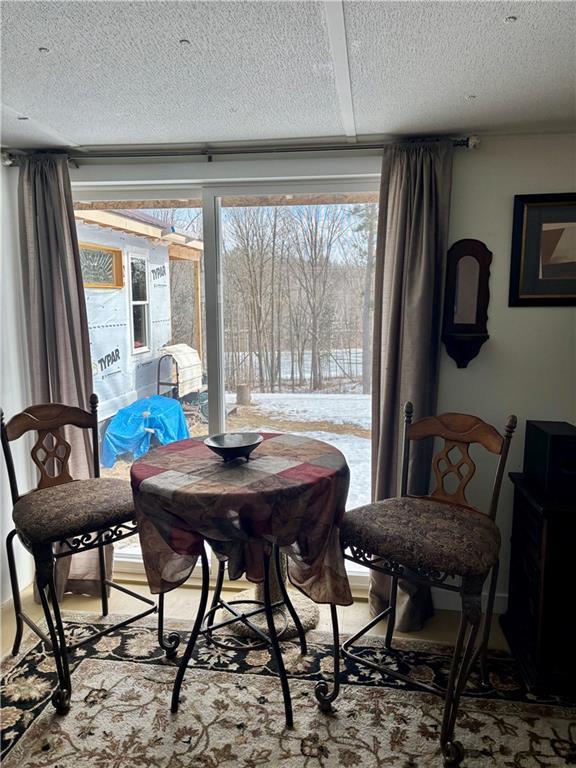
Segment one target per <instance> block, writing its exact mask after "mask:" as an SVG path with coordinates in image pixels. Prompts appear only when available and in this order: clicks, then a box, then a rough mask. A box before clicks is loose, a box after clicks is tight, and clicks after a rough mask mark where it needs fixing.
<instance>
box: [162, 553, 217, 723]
mask: <svg viewBox="0 0 576 768" xmlns="http://www.w3.org/2000/svg"><path fill="white" fill-rule="evenodd" d="M201 558H202V595H201V596H200V605H199V606H198V613H197V614H196V620H195V621H194V627H193V628H192V632H191V633H190V637H189V639H188V643H187V645H186V650H185V651H184V655H183V656H182V659H181V660H180V664H179V666H178V672H177V673H176V680H175V681H174V688H173V690H172V705H171V711H172V712H178V705H179V703H180V689H181V687H182V682H183V680H184V675H185V673H186V669H187V667H188V663H189V661H190V659H191V658H192V653H193V651H194V646H195V645H196V640H197V639H198V635H199V634H200V629H201V628H202V622H203V621H204V614H205V613H206V605H207V603H208V592H209V590H210V569H209V567H208V557H207V555H206V549H205V548H204V547H202V554H201Z"/></svg>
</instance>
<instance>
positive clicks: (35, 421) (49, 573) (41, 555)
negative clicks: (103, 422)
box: [0, 394, 164, 714]
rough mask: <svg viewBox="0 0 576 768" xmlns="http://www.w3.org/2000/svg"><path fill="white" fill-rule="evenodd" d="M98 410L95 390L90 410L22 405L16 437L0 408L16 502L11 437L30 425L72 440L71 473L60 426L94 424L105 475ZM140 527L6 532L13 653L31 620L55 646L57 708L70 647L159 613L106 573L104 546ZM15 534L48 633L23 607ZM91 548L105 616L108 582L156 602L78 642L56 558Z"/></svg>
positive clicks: (62, 705)
mask: <svg viewBox="0 0 576 768" xmlns="http://www.w3.org/2000/svg"><path fill="white" fill-rule="evenodd" d="M39 408H43V409H45V410H44V413H46V414H49V413H53V414H54V416H53V417H52V418H49V417H48V415H46V417H45V418H44V420H42V419H41V418H38V416H37V415H35V414H38V409H39ZM58 413H65V414H68V415H69V416H70V415H71V419H70V418H67V417H64V418H63V419H62V420H61V421H59V420H58V418H57V415H58ZM97 413H98V398H97V396H96V395H95V394H93V395H92V396H91V397H90V413H88V412H87V411H83V410H81V409H80V408H70V407H69V406H63V405H61V404H58V403H53V404H48V405H44V406H32V407H31V408H29V409H26V410H25V411H23V412H22V414H18V416H15V417H14V419H17V418H18V417H19V416H22V415H23V414H26V416H27V417H28V420H27V421H28V423H27V424H26V425H25V426H23V427H22V428H20V429H18V434H16V436H14V437H11V436H9V430H10V425H11V423H13V421H14V419H12V420H10V421H9V422H8V423H7V424H5V423H4V414H3V412H2V411H1V410H0V432H1V440H2V448H3V452H4V458H5V461H6V467H7V470H8V478H9V481H10V490H11V494H12V503H13V504H16V502H17V501H18V500H19V499H20V498H22V497H21V495H20V493H19V491H18V484H17V481H16V473H15V469H14V461H13V459H12V452H11V450H10V442H11V441H12V440H15V439H17V438H18V437H20V436H22V435H23V434H25V433H27V432H30V431H36V432H46V433H49V434H52V436H53V438H54V439H55V440H56V442H57V443H58V444H60V445H66V446H67V451H68V453H67V455H66V457H65V464H64V470H65V471H66V473H67V469H66V466H67V460H68V456H69V451H70V446H69V444H68V443H67V442H66V441H65V440H64V438H63V436H62V434H61V432H60V430H61V429H62V428H63V427H65V426H76V427H80V428H81V429H88V430H90V432H91V435H92V449H93V458H94V462H93V471H94V477H95V478H98V477H99V476H100V459H99V450H98V417H97ZM57 422H58V423H57ZM56 448H57V446H55V447H54V451H55V450H56ZM44 450H45V452H46V453H47V454H48V459H50V458H52V459H55V458H58V459H60V460H61V457H60V456H58V455H57V454H56V453H55V452H54V453H53V454H52V455H50V451H48V450H46V449H44ZM33 458H34V454H33ZM34 461H35V463H36V464H37V465H38V462H37V459H36V458H34ZM39 469H40V467H39ZM41 473H42V470H41ZM70 479H71V478H70ZM63 482H68V481H63ZM57 484H58V482H57V481H55V482H54V483H52V485H57ZM36 492H41V489H37V490H35V491H31V493H36ZM137 532H138V528H137V524H136V521H134V520H130V521H128V522H125V523H120V524H117V525H114V526H110V527H107V528H102V529H99V530H97V531H94V532H91V533H84V534H80V535H71V536H69V537H66V538H62V539H58V540H56V541H46V542H41V543H32V542H29V541H27V540H26V538H25V536H24V535H23V534H22V533H21V532H19V531H18V530H17V529H14V530H12V531H10V533H9V534H8V536H7V537H6V548H7V554H8V568H9V573H10V584H11V587H12V597H13V603H14V613H15V616H16V636H15V639H14V645H13V647H12V655H13V656H16V654H17V653H18V651H19V649H20V644H21V641H22V634H23V630H24V624H27V625H28V627H30V629H31V630H32V631H33V632H35V633H36V634H37V635H38V637H40V638H41V639H42V640H43V641H44V642H45V643H46V645H47V647H48V648H49V649H50V650H52V651H53V653H54V658H55V663H56V670H57V674H58V687H57V689H56V690H55V691H54V693H53V695H52V704H53V705H54V707H55V708H56V710H57V712H58V713H59V714H65V713H66V712H68V710H69V709H70V695H71V691H72V685H71V678H70V668H69V663H68V654H69V653H71V652H72V651H73V650H74V649H75V648H78V646H81V645H83V644H85V643H88V642H93V641H94V640H96V639H98V638H99V637H101V636H102V635H107V634H110V633H112V632H114V631H116V630H117V629H120V628H122V627H125V626H127V625H128V624H130V623H132V622H134V621H137V620H138V619H142V618H144V617H145V616H148V615H149V614H151V613H154V612H155V611H156V603H155V602H154V600H151V599H149V598H147V597H144V596H143V595H140V594H138V593H137V592H134V591H132V590H130V589H127V588H126V587H123V586H121V585H120V584H115V583H114V582H113V581H112V580H111V579H109V578H108V577H107V574H106V562H105V554H104V547H105V546H106V545H107V544H112V543H115V542H118V541H121V540H122V539H125V538H128V537H129V536H133V535H134V534H136V533H137ZM16 536H18V538H19V539H20V541H21V543H22V544H23V546H24V547H25V548H26V549H27V550H28V551H29V552H30V553H31V554H32V556H33V557H34V564H35V569H36V574H35V583H36V586H37V588H38V593H39V595H40V601H41V604H42V608H43V611H44V618H45V621H46V625H47V629H48V635H46V633H45V632H43V631H42V630H41V629H40V627H38V625H37V624H36V623H35V622H34V621H33V620H32V619H31V618H30V617H29V616H28V615H27V614H25V613H24V611H23V610H22V601H21V597H20V588H19V584H18V574H17V570H16V562H15V557H14V538H15V537H16ZM55 544H56V545H61V547H60V548H59V549H60V551H58V552H54V545H55ZM90 549H98V563H99V576H100V596H101V604H102V615H103V616H107V615H108V588H109V587H110V588H113V589H116V590H119V591H120V592H124V593H125V594H127V595H130V596H131V597H134V598H135V599H137V600H139V601H141V602H143V603H146V604H147V605H149V606H151V607H149V608H147V609H146V610H145V611H141V612H140V613H138V614H136V615H135V616H131V617H129V618H127V619H124V620H123V621H121V622H118V623H116V624H112V625H110V626H108V627H105V628H104V629H102V630H100V631H98V632H95V633H92V634H90V635H89V636H87V637H85V638H82V639H81V640H79V641H77V642H75V643H69V644H67V643H66V637H65V632H64V627H63V624H62V617H61V613H60V607H59V605H58V600H57V596H56V587H55V583H54V564H55V561H56V560H58V559H60V558H63V557H70V556H71V555H74V554H76V553H78V552H85V551H87V550H90ZM50 604H51V605H52V613H53V616H52V613H51V611H50ZM163 647H164V645H163Z"/></svg>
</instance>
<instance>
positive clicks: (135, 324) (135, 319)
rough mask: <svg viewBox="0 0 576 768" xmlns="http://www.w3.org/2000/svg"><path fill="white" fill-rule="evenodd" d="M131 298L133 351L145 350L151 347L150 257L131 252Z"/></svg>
mask: <svg viewBox="0 0 576 768" xmlns="http://www.w3.org/2000/svg"><path fill="white" fill-rule="evenodd" d="M128 260H129V266H130V298H131V302H132V308H131V309H132V311H131V315H130V318H131V322H132V351H133V352H143V351H145V350H147V349H148V348H149V344H148V336H149V319H148V313H149V306H148V259H147V258H146V256H143V255H140V254H135V253H130V254H129V255H128Z"/></svg>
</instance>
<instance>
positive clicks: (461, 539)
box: [342, 403, 516, 766]
mask: <svg viewBox="0 0 576 768" xmlns="http://www.w3.org/2000/svg"><path fill="white" fill-rule="evenodd" d="M412 413H413V406H412V403H406V406H405V409H404V446H403V456H402V472H401V482H400V497H399V498H393V499H385V500H384V501H377V502H374V503H373V504H368V505H366V506H363V507H358V508H356V509H354V510H351V511H350V512H347V514H346V515H345V517H344V521H343V525H342V545H343V547H344V548H345V549H347V550H349V551H347V552H345V557H346V558H347V559H348V560H351V561H352V562H355V563H359V564H361V565H364V566H367V567H368V568H371V569H373V570H376V571H380V572H382V573H385V574H388V575H390V576H391V592H390V602H389V606H388V608H386V609H385V610H384V611H382V612H381V613H380V614H379V615H378V616H376V617H375V618H374V619H372V620H371V621H370V622H369V623H368V624H366V625H365V626H364V627H362V629H361V630H360V631H359V632H357V633H356V634H355V635H353V636H352V637H350V638H349V639H348V640H346V641H345V642H344V643H343V644H342V653H343V655H344V656H345V657H347V658H349V659H353V660H354V661H355V662H356V663H358V664H364V665H366V666H368V667H370V668H372V669H375V670H378V671H380V672H382V673H384V674H386V675H390V676H392V677H394V678H396V679H399V680H403V681H405V682H411V683H412V684H413V685H416V686H418V687H420V688H422V689H423V690H426V691H429V692H431V693H435V694H438V693H444V695H445V704H444V715H443V720H442V728H441V733H440V746H441V749H442V754H443V756H444V764H445V765H446V766H453V765H459V763H460V762H461V761H462V759H463V757H464V749H463V747H462V744H461V743H460V742H458V741H454V726H455V721H456V715H457V711H458V704H459V701H460V697H461V695H462V693H463V691H464V687H465V685H466V681H467V679H468V676H469V673H470V670H471V669H472V666H473V665H474V663H475V662H476V660H477V659H478V658H479V659H480V667H481V678H482V681H483V683H484V684H486V683H487V671H486V650H487V646H488V639H489V635H490V625H491V619H492V611H493V608H494V597H495V591H496V580H497V576H498V555H499V549H500V532H499V530H498V527H497V526H496V523H495V522H494V519H495V516H496V510H497V506H498V497H499V495H500V487H501V485H502V478H503V475H504V467H505V464H506V458H507V455H508V449H509V445H510V440H511V439H512V434H513V432H514V430H515V428H516V417H515V416H510V417H509V419H508V421H507V424H506V431H505V437H502V436H501V435H500V434H499V433H498V432H497V430H496V429H495V428H494V427H492V426H490V425H489V424H486V423H485V422H484V421H482V420H481V419H479V418H477V417H476V416H469V415H466V414H461V413H444V414H441V415H439V416H432V417H427V418H423V419H420V420H419V421H416V422H414V423H412ZM425 438H440V439H442V440H443V441H444V444H443V446H442V448H441V450H440V451H439V452H438V453H437V454H436V455H435V456H434V458H433V460H432V468H433V471H434V477H435V484H436V487H435V489H434V491H433V492H432V493H431V494H430V495H429V496H421V497H415V496H409V495H408V494H407V489H408V466H409V460H410V443H411V441H413V440H423V439H425ZM473 443H479V444H480V445H482V446H483V447H484V448H485V449H487V450H488V451H490V452H491V453H493V454H496V455H497V456H498V457H499V460H498V462H497V468H496V474H495V479H494V486H493V491H492V497H491V502H490V507H489V509H488V514H483V513H482V512H481V511H480V510H478V509H476V508H475V507H473V506H471V505H470V504H469V503H468V501H467V499H466V495H465V490H466V487H467V486H468V483H469V482H470V480H471V479H472V476H473V475H474V473H475V471H476V465H475V464H474V462H473V461H472V459H471V457H470V453H469V448H470V445H471V444H473ZM450 482H451V483H452V486H454V485H456V487H455V488H454V487H452V489H451V490H450V489H449V487H450V486H449V483H450ZM490 572H491V579H490V587H489V592H488V602H487V609H486V614H485V619H484V625H483V629H482V635H481V640H480V643H479V644H478V646H476V640H477V637H478V633H479V630H480V624H481V620H482V605H481V598H482V588H483V585H484V583H485V581H486V579H487V578H488V576H489V575H490ZM399 578H407V579H409V580H410V581H414V582H417V583H424V584H428V585H430V586H434V587H439V588H441V589H446V590H450V591H452V592H456V593H458V594H459V595H460V598H461V601H462V615H461V621H460V629H459V632H458V636H457V639H456V645H455V648H454V653H453V657H452V664H451V667H450V672H449V676H448V683H447V687H446V690H445V692H444V691H442V690H441V689H438V688H436V687H432V686H429V685H426V684H424V683H420V682H418V681H416V680H411V679H410V678H409V677H408V676H406V675H403V674H402V673H400V672H398V671H396V670H395V669H391V668H390V667H387V666H382V665H379V664H375V663H373V662H370V661H366V660H365V659H363V658H362V657H361V656H359V655H357V654H355V653H353V652H352V651H351V650H350V649H351V647H352V646H353V644H354V643H356V642H357V640H358V639H359V638H361V637H362V636H363V635H364V634H366V633H367V632H369V631H370V630H371V629H372V627H374V626H375V625H376V624H377V623H378V622H379V621H380V620H381V619H384V618H386V617H387V618H388V626H387V629H386V636H385V646H386V648H387V650H388V652H390V653H397V652H396V651H393V650H392V635H393V632H394V624H395V618H396V596H397V589H398V579H399Z"/></svg>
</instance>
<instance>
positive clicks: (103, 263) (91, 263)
mask: <svg viewBox="0 0 576 768" xmlns="http://www.w3.org/2000/svg"><path fill="white" fill-rule="evenodd" d="M78 245H79V247H80V265H81V267H82V280H83V282H84V286H85V287H86V288H122V286H123V285H124V277H123V274H122V249H121V248H110V247H108V246H107V245H96V244H94V243H78Z"/></svg>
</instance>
